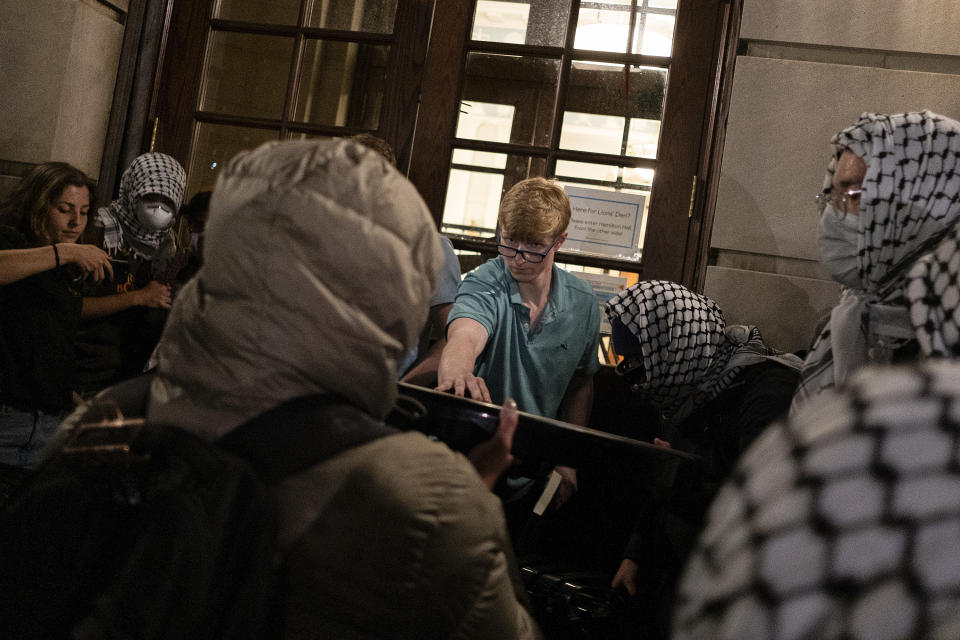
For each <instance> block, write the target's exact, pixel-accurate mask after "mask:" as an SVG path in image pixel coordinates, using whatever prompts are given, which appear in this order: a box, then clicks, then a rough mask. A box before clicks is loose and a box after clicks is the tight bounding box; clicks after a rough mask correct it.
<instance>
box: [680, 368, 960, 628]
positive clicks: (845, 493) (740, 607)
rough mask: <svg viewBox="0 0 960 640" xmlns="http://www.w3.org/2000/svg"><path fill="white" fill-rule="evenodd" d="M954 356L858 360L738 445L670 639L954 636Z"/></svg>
mask: <svg viewBox="0 0 960 640" xmlns="http://www.w3.org/2000/svg"><path fill="white" fill-rule="evenodd" d="M957 415H960V364H958V363H957V362H956V361H946V360H939V361H926V362H925V363H923V364H922V365H919V366H912V367H884V368H880V367H876V366H867V367H864V368H862V369H861V370H860V371H859V372H858V373H857V374H855V375H854V376H852V377H851V378H850V379H849V380H848V384H847V385H846V388H844V387H843V386H840V387H837V388H836V389H832V390H827V391H825V392H824V393H823V394H822V395H821V397H820V399H819V400H818V402H815V403H809V404H807V405H805V406H804V407H803V408H802V410H800V411H799V412H798V413H797V414H795V415H794V416H792V417H791V418H790V419H789V420H788V421H786V422H775V423H773V424H772V425H771V426H770V427H768V428H767V429H766V430H765V431H764V433H763V434H761V436H760V437H759V438H758V439H757V440H756V441H755V442H754V443H753V444H752V445H751V446H750V447H749V448H748V449H747V451H746V452H745V453H744V455H743V456H741V458H740V461H739V462H738V465H737V468H736V469H735V470H734V472H733V473H732V474H731V475H730V476H729V478H728V480H727V482H726V484H725V485H724V486H723V488H722V489H721V490H720V491H719V492H718V494H717V496H716V498H715V499H714V502H713V504H712V505H711V507H710V510H709V512H708V515H707V519H706V526H705V528H704V530H703V531H702V532H701V534H700V536H699V540H698V542H697V544H696V546H695V548H694V550H693V552H692V553H691V555H690V557H689V559H688V561H687V564H686V569H685V573H684V575H683V577H682V578H681V581H680V586H679V589H678V591H677V598H676V604H675V609H674V624H673V634H672V635H671V637H672V638H674V639H675V640H687V639H692V638H711V639H712V640H733V639H736V640H759V639H763V640H787V639H788V638H817V639H822V640H840V639H843V638H871V639H873V640H888V639H889V640H893V639H894V638H916V639H920V638H931V639H932V638H941V639H944V640H946V639H948V638H949V639H955V638H960V561H958V555H957V549H958V548H960V465H958V459H960V448H958V443H960V426H958V424H960V423H958V422H957V419H956V416H957Z"/></svg>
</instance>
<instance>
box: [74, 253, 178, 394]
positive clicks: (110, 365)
mask: <svg viewBox="0 0 960 640" xmlns="http://www.w3.org/2000/svg"><path fill="white" fill-rule="evenodd" d="M110 262H111V264H112V266H113V274H114V277H113V280H111V281H107V280H104V281H103V282H101V283H100V284H98V285H93V284H89V285H86V286H85V287H84V288H83V296H84V297H99V296H107V295H113V294H118V293H125V292H130V291H134V290H137V289H142V288H143V287H145V286H146V285H147V284H148V283H149V282H150V281H151V280H158V281H160V282H164V283H166V280H165V279H164V278H163V277H161V276H158V275H157V274H156V273H155V271H156V270H157V269H156V268H155V265H154V262H153V261H150V260H144V259H141V258H139V257H138V256H136V255H135V254H134V253H133V252H132V251H129V250H127V249H121V250H119V251H114V252H112V253H111V257H110ZM167 313H168V312H167V310H166V309H153V308H147V307H130V308H128V309H124V310H123V311H119V312H117V313H114V314H110V315H107V316H103V317H100V318H94V319H92V320H85V321H83V322H81V323H80V329H79V332H78V335H77V340H76V342H75V345H74V347H75V349H76V353H77V368H78V370H77V390H78V391H79V392H80V393H81V394H84V395H89V394H93V393H96V392H98V391H100V390H101V389H104V388H106V387H109V386H111V385H114V384H117V383H118V382H120V381H122V380H126V379H128V378H132V377H134V376H137V375H140V374H141V373H143V369H144V365H145V364H146V363H147V360H149V358H150V354H151V353H152V352H153V349H154V348H155V347H156V346H157V342H158V341H159V340H160V335H161V333H162V332H163V325H164V322H166V319H167Z"/></svg>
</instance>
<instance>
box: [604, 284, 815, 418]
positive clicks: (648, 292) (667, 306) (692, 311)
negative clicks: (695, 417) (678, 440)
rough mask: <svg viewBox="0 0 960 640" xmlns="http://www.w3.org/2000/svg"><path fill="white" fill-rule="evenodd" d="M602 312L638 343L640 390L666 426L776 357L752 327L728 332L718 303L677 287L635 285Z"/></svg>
mask: <svg viewBox="0 0 960 640" xmlns="http://www.w3.org/2000/svg"><path fill="white" fill-rule="evenodd" d="M604 309H605V310H606V313H607V316H608V317H609V318H610V319H611V320H613V319H614V318H616V319H619V320H620V322H622V323H623V324H624V326H626V327H627V329H629V330H630V332H631V333H632V334H633V335H634V336H636V338H637V340H638V341H639V343H640V349H641V353H642V354H643V359H644V366H645V371H644V379H643V383H642V384H641V385H640V390H641V391H642V392H643V394H644V396H645V397H646V398H648V399H649V400H650V401H651V402H652V403H653V404H654V405H655V406H656V407H657V409H658V410H659V411H660V413H661V415H662V416H663V418H664V421H665V422H666V423H667V424H678V423H679V422H681V421H682V420H683V419H684V418H686V417H687V416H688V415H690V413H691V412H693V411H694V410H695V409H697V408H698V407H700V406H702V405H704V404H706V403H707V402H710V401H711V400H713V399H714V398H716V397H717V396H718V395H720V393H721V392H723V391H724V390H726V389H728V388H729V387H730V386H731V385H732V384H733V381H734V379H735V378H736V377H737V374H738V373H740V371H741V370H742V369H743V367H745V366H747V365H750V364H756V363H757V362H760V361H761V360H766V359H777V358H776V356H777V355H778V354H779V352H777V351H775V350H773V349H771V348H769V347H768V346H766V345H765V344H764V343H763V340H762V338H761V336H760V331H759V330H758V329H757V328H756V327H745V326H739V325H738V326H731V327H727V326H726V325H725V323H724V319H723V312H722V311H721V310H720V307H719V306H717V303H715V302H714V301H713V300H711V299H709V298H707V297H705V296H702V295H700V294H697V293H694V292H692V291H690V290H689V289H687V288H686V287H684V286H682V285H679V284H677V283H675V282H668V281H665V280H647V281H644V282H639V283H637V284H635V285H633V286H631V287H629V288H627V289H626V290H624V291H621V292H620V293H619V294H617V295H616V296H614V297H613V298H611V299H610V300H608V301H607V302H606V303H604ZM785 364H786V362H785ZM788 366H790V365H788ZM793 366H795V367H797V366H799V361H797V362H796V363H793Z"/></svg>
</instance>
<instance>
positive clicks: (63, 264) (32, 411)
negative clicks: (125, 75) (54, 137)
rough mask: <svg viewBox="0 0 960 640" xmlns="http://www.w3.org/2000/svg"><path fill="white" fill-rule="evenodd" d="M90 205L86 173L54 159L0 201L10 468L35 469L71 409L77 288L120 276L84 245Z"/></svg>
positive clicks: (4, 420)
mask: <svg viewBox="0 0 960 640" xmlns="http://www.w3.org/2000/svg"><path fill="white" fill-rule="evenodd" d="M92 199H93V182H92V181H91V180H90V178H88V177H87V176H86V175H85V174H84V173H83V172H82V171H80V170H79V169H77V168H76V167H73V166H71V165H69V164H67V163H64V162H48V163H44V164H40V165H38V166H37V167H35V168H34V169H33V170H32V171H31V172H30V173H29V174H27V175H26V176H25V177H24V178H23V179H22V180H21V182H20V184H19V185H17V187H16V188H15V189H14V190H13V192H12V193H11V194H10V195H9V196H8V197H7V198H6V199H5V200H4V201H3V202H2V203H0V465H6V466H7V467H8V468H9V467H15V468H30V467H33V466H35V465H36V464H37V463H38V462H39V460H40V455H41V451H42V448H43V445H44V443H45V442H46V440H47V438H48V437H49V436H50V435H52V433H53V431H54V430H55V429H56V427H57V425H58V424H59V422H60V419H61V418H62V417H63V415H65V412H66V411H68V410H69V409H70V408H71V407H72V406H73V398H74V394H73V388H74V387H73V384H74V380H73V378H74V375H75V369H76V363H75V359H74V354H73V340H74V337H75V334H76V330H77V323H78V321H79V319H80V312H81V308H82V300H81V298H80V296H79V293H78V290H77V287H76V286H75V285H76V283H77V282H78V281H79V280H80V279H82V278H84V277H89V278H91V279H93V280H103V279H104V278H109V277H112V274H113V271H112V268H111V266H110V261H109V258H108V257H107V254H106V253H105V252H104V251H102V250H100V249H99V248H97V247H95V246H93V245H88V244H78V241H79V239H80V237H81V235H82V234H83V231H84V229H85V228H86V225H87V215H88V212H89V211H90V206H91V200H92ZM3 484H4V483H3V481H2V479H0V485H3ZM2 491H3V487H2V486H0V492H2Z"/></svg>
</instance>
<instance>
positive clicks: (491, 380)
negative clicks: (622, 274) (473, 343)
mask: <svg viewBox="0 0 960 640" xmlns="http://www.w3.org/2000/svg"><path fill="white" fill-rule="evenodd" d="M457 318H470V319H472V320H476V321H477V322H479V323H480V324H482V325H483V327H484V328H485V329H486V330H487V344H486V346H485V347H484V349H483V351H482V352H481V354H480V355H479V357H477V362H476V365H475V366H474V371H473V374H474V375H476V376H479V377H481V378H483V380H484V382H486V384H487V389H489V390H490V398H491V399H492V400H493V402H495V403H497V404H503V401H504V400H505V399H506V398H513V399H514V400H516V401H517V406H518V407H519V409H520V410H521V411H526V412H528V413H534V414H537V415H540V416H545V417H547V418H556V417H557V410H558V409H559V407H560V401H561V400H562V399H563V394H564V393H565V392H566V390H567V386H568V385H569V384H570V380H571V378H573V374H574V373H575V372H576V373H582V374H585V375H593V374H594V373H596V372H597V370H598V369H599V368H600V361H599V360H598V359H597V347H598V345H599V342H600V305H599V304H598V302H597V298H596V296H595V294H594V292H593V288H592V287H591V286H590V285H589V284H587V283H586V282H584V281H583V280H580V279H579V278H577V277H576V276H574V275H573V274H570V273H568V272H566V271H564V270H563V269H560V268H559V267H557V266H556V265H554V267H553V276H552V278H551V285H550V295H549V297H548V299H547V305H546V307H544V309H543V313H542V314H541V315H540V319H539V321H538V322H537V324H536V326H533V327H531V326H530V310H529V309H527V308H526V307H525V306H523V303H521V302H520V291H519V289H518V288H517V282H516V281H515V280H514V279H513V276H511V275H510V271H509V270H508V269H507V265H506V264H505V263H504V261H503V258H501V257H497V258H495V259H493V260H489V261H488V262H486V263H484V264H483V265H481V266H480V267H478V268H477V269H475V270H474V271H472V272H470V273H468V274H467V275H466V277H464V279H463V282H461V283H460V288H459V289H458V290H457V298H456V301H455V302H454V303H453V309H452V310H451V311H450V315H449V317H448V318H447V326H449V323H451V322H453V321H454V320H456V319H457Z"/></svg>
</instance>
